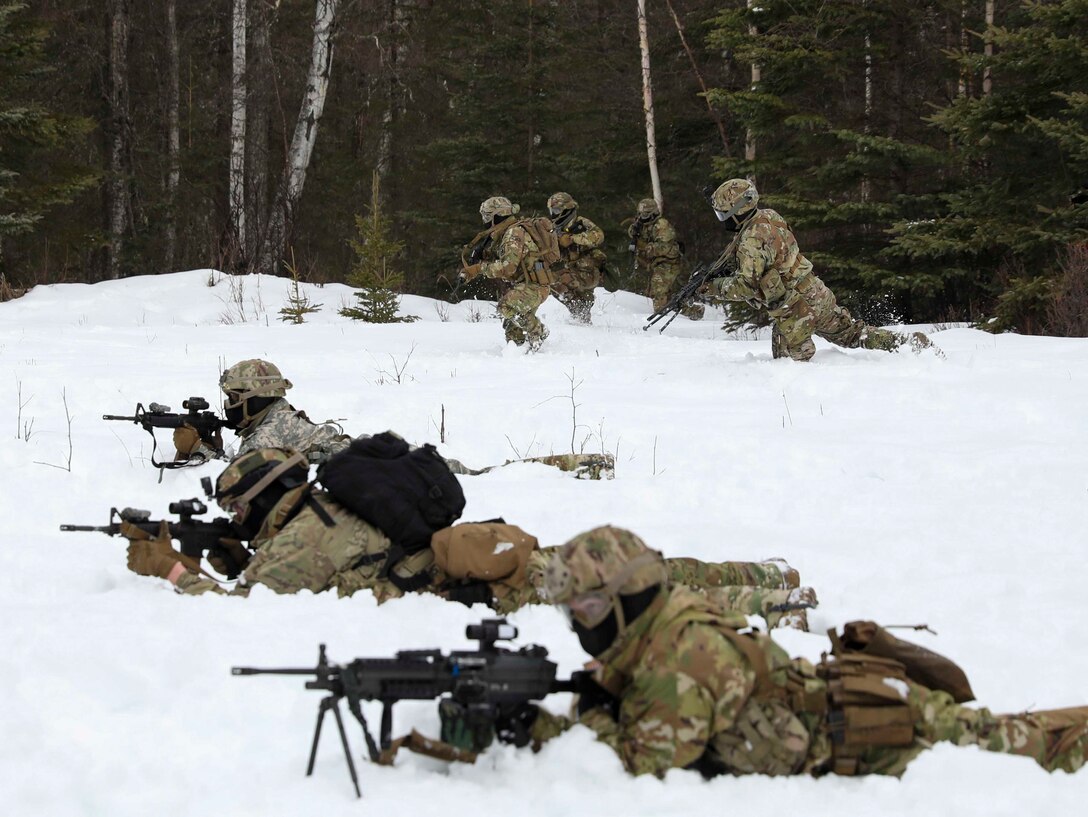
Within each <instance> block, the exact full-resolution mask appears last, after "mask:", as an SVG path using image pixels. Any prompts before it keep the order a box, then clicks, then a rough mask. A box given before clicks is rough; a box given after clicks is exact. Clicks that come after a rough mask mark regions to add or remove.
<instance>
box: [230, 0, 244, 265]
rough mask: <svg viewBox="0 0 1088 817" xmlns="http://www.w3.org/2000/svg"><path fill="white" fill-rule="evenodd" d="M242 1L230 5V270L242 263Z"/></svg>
mask: <svg viewBox="0 0 1088 817" xmlns="http://www.w3.org/2000/svg"><path fill="white" fill-rule="evenodd" d="M246 22H247V4H246V0H233V2H232V5H231V21H230V30H231V74H230V178H229V184H228V193H227V196H228V202H229V206H230V225H231V232H232V233H233V241H232V242H231V243H232V247H231V248H230V263H229V265H228V266H230V267H231V268H232V269H245V265H246V258H245V255H246V246H247V242H246Z"/></svg>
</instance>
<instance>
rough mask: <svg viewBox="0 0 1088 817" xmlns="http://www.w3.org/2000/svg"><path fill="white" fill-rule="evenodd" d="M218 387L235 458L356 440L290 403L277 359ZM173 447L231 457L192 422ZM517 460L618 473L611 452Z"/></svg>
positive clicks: (249, 365) (252, 363)
mask: <svg viewBox="0 0 1088 817" xmlns="http://www.w3.org/2000/svg"><path fill="white" fill-rule="evenodd" d="M219 385H220V387H221V388H222V389H223V394H224V395H225V399H224V401H223V402H224V406H225V409H226V415H227V427H228V428H232V429H234V430H235V431H236V432H237V434H238V437H239V438H240V440H241V443H240V444H239V446H238V451H237V453H236V454H235V455H234V456H236V457H237V456H241V455H242V454H248V453H249V452H250V451H256V450H258V449H260V448H289V449H291V450H293V451H299V452H301V453H302V454H305V455H306V458H307V459H308V460H309V461H310V462H311V463H313V464H315V465H320V464H321V463H323V462H324V461H325V460H327V459H328V458H329V457H331V456H332V455H333V454H335V453H336V452H338V451H343V450H344V449H345V448H347V447H348V445H350V444H351V440H352V437H351V436H349V435H347V434H345V433H344V430H343V429H342V428H341V427H340V426H339V424H337V423H334V422H331V421H329V422H325V423H320V424H318V423H314V422H312V421H311V420H310V418H308V417H307V416H306V412H304V411H299V410H298V409H296V408H295V407H294V406H292V405H291V404H290V403H288V402H287V399H286V395H287V389H289V388H291V385H292V384H291V381H290V380H288V379H287V378H285V377H284V376H283V375H282V374H281V373H280V370H279V368H278V367H277V366H276V365H275V364H274V363H270V362H269V361H267V360H259V359H253V360H243V361H241V362H240V363H235V364H234V365H233V366H231V367H230V368H228V369H227V370H226V371H224V372H223V374H222V376H221V377H220V378H219ZM174 447H175V448H176V449H177V455H176V457H175V460H179V461H185V460H190V459H195V458H200V459H203V460H209V459H228V457H227V455H226V454H225V453H224V451H223V450H222V449H221V448H220V449H219V450H216V449H214V448H212V447H210V446H208V445H207V444H205V443H204V441H203V440H201V439H200V435H199V434H198V433H197V432H196V429H194V428H192V427H191V426H182V427H180V428H177V429H175V430H174ZM516 462H539V463H543V464H544V465H550V466H552V467H554V468H558V469H559V470H560V471H566V472H568V473H570V474H571V475H572V476H574V477H575V478H577V479H612V478H613V477H614V476H615V459H614V458H613V456H612V455H611V454H566V455H563V454H560V455H553V456H545V457H530V458H527V459H524V460H516ZM446 464H447V465H448V466H449V467H450V470H451V471H453V473H455V474H460V475H463V476H477V475H479V474H485V473H487V472H488V471H492V470H494V469H496V468H501V467H502V466H500V465H492V466H489V467H487V468H480V469H474V468H469V467H468V466H466V465H465V464H464V463H462V462H459V461H458V460H455V459H452V458H450V459H447V460H446ZM509 464H510V462H506V463H504V465H509Z"/></svg>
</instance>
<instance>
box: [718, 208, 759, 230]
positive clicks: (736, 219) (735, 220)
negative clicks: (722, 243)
mask: <svg viewBox="0 0 1088 817" xmlns="http://www.w3.org/2000/svg"><path fill="white" fill-rule="evenodd" d="M755 214H756V211H755V208H753V209H751V210H749V211H748V212H747V213H740V214H738V215H732V216H730V217H729V218H727V219H726V220H725V221H723V222H722V227H723V228H724V229H725V231H726V232H729V233H735V232H737V231H738V230H740V228H741V227H743V226H744V224H745V223H746V222H747V221H748V219H750V218H751V217H752V216H754V215H755Z"/></svg>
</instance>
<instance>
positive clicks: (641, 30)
mask: <svg viewBox="0 0 1088 817" xmlns="http://www.w3.org/2000/svg"><path fill="white" fill-rule="evenodd" d="M638 44H639V48H640V50H641V51H642V113H643V114H644V115H645V117H646V158H647V159H648V160H649V164H650V184H651V185H652V186H653V191H654V200H655V201H656V202H657V207H658V209H659V210H661V211H662V212H664V210H665V202H664V201H663V199H662V195H661V179H660V177H659V176H658V174H657V136H656V134H655V132H654V91H653V86H652V84H651V82H650V37H649V34H648V33H647V31H646V0H638Z"/></svg>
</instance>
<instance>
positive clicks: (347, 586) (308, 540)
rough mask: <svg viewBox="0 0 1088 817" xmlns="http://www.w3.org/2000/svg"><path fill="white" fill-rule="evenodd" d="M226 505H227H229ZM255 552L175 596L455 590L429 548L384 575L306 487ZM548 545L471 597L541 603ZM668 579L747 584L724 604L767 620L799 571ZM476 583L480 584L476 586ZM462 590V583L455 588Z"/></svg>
mask: <svg viewBox="0 0 1088 817" xmlns="http://www.w3.org/2000/svg"><path fill="white" fill-rule="evenodd" d="M227 506H228V507H229V501H228V502H227ZM249 544H250V547H251V548H252V549H253V551H254V555H253V557H252V558H251V559H250V561H249V563H248V564H247V565H246V567H245V570H244V573H243V576H244V578H243V579H241V580H240V581H239V582H238V584H237V586H236V587H235V588H234V589H233V590H230V591H227V590H224V589H223V588H222V587H220V586H219V585H218V584H217V583H216V582H214V581H212V580H211V579H209V578H206V577H202V576H198V575H196V574H194V573H185V574H183V575H182V576H181V577H180V578H179V579H178V582H177V588H178V590H179V591H180V592H182V593H185V594H188V595H200V594H202V593H207V592H213V593H220V594H227V595H248V594H249V591H250V589H251V587H252V586H253V585H254V584H263V585H266V586H267V587H270V588H271V589H272V590H274V591H275V592H277V593H297V592H298V591H300V590H309V591H311V592H313V593H320V592H322V591H325V590H332V589H335V590H336V592H337V594H338V595H339V596H341V597H343V596H350V595H352V594H353V593H355V592H356V591H359V590H369V591H371V592H372V593H373V594H374V596H375V598H377V600H378V603H379V604H380V603H382V602H384V601H387V600H388V599H391V598H397V597H399V596H402V595H404V594H405V593H407V592H413V591H420V592H432V593H436V594H438V595H441V596H445V597H451V596H452V597H453V598H457V597H458V593H457V592H456V590H454V591H453V592H451V588H452V587H454V586H455V583H452V582H451V581H450V579H449V577H448V576H447V575H446V574H445V573H443V571H442V570H441V569H440V568H439V567H438V565H437V564H436V563H435V557H434V553H433V551H431V550H430V549H429V548H425V549H423V550H421V551H418V552H416V553H413V554H410V555H408V556H407V557H405V558H403V559H401V560H400V561H399V562H397V564H396V565H395V566H394V567H393V569H392V570H391V571H390V572H389V573H390V575H389V576H386V577H383V576H381V575H380V574H381V573H382V567H383V565H384V563H385V561H386V555H387V554H388V552H389V550H390V547H391V543H390V541H389V539H388V538H387V537H386V536H385V535H384V534H383V533H382V532H381V531H380V530H379V529H378V528H376V527H374V526H373V525H370V524H369V523H367V522H365V521H363V520H362V519H360V518H359V517H357V516H356V515H355V514H353V513H351V512H350V511H348V510H347V509H345V508H343V507H341V506H340V505H338V504H337V503H336V502H335V501H334V500H333V499H332V497H330V496H329V495H328V494H327V493H325V492H323V491H317V490H314V489H313V488H312V486H309V485H305V486H300V487H298V488H295V489H292V490H291V491H289V492H287V493H285V494H284V496H283V497H282V498H281V499H280V500H279V501H278V502H277V503H276V504H275V505H274V506H273V507H272V509H271V510H270V511H269V512H268V514H267V516H266V517H265V520H264V523H263V524H262V525H261V528H260V530H259V531H258V533H257V535H256V536H255V537H254V538H253V540H252V541H251V542H250V543H249ZM553 551H554V548H542V549H540V550H538V551H535V552H534V553H532V554H531V555H530V556H529V565H528V569H527V580H526V581H525V582H524V583H521V584H519V585H512V584H506V583H503V582H496V583H493V584H492V585H490V587H488V588H482V589H484V590H485V592H483V593H482V594H479V595H476V594H474V599H473V600H485V599H487V600H489V601H488V603H489V604H490V606H491V607H493V608H494V609H495V610H498V611H499V612H503V613H508V612H513V611H514V610H517V609H519V608H520V607H523V606H525V605H527V604H537V603H540V602H541V598H540V595H539V588H540V584H541V580H542V577H543V574H544V569H545V567H546V565H547V563H548V560H549V559H550V558H551V556H552V553H553ZM667 567H668V569H669V570H670V577H671V578H672V579H674V580H676V581H685V582H691V583H692V584H693V586H696V587H703V588H706V587H714V586H716V585H718V584H721V583H724V582H737V581H738V580H749V581H751V582H752V583H759V584H761V585H762V586H761V587H746V588H732V587H730V588H723V589H722V591H721V592H722V593H723V594H725V595H723V596H722V598H726V599H728V601H727V602H726V603H731V604H736V605H737V607H736V608H734V609H740V610H742V611H743V612H745V613H751V614H754V615H765V616H768V621H769V623H770V622H773V621H775V620H776V616H777V615H778V614H776V613H772V612H770V608H769V605H770V604H772V603H777V604H780V605H781V604H783V603H784V602H785V600H786V599H787V597H788V596H789V594H790V592H791V591H790V590H789V589H788V588H790V587H791V586H793V587H795V586H796V585H797V574H796V572H795V571H792V569H790V568H788V566H786V565H785V564H784V563H781V562H757V563H752V562H722V563H706V562H699V561H698V560H695V559H674V560H669V561H668V563H667ZM477 584H479V583H477ZM461 587H462V588H463V585H462V586H461Z"/></svg>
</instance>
